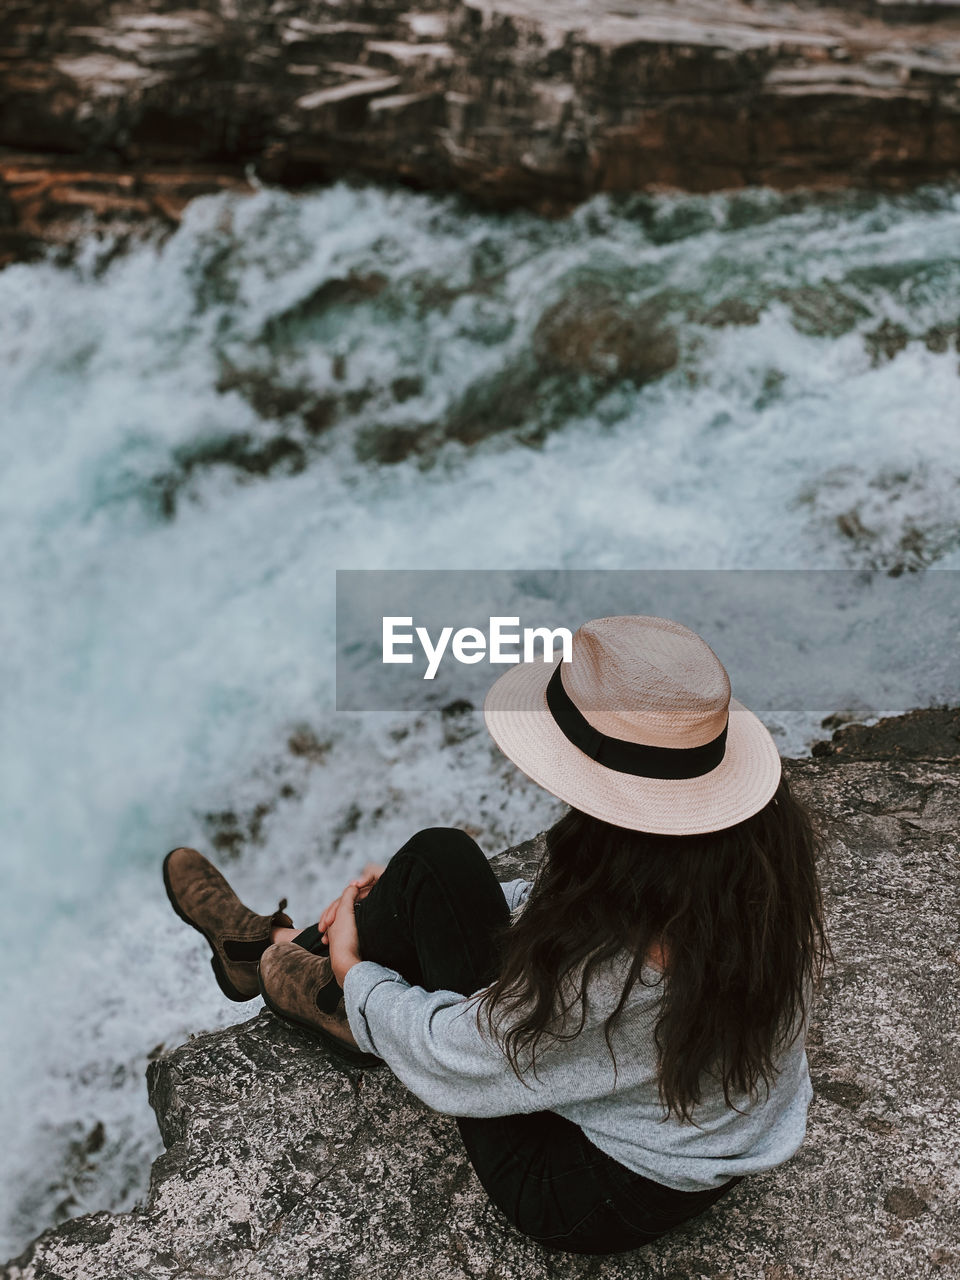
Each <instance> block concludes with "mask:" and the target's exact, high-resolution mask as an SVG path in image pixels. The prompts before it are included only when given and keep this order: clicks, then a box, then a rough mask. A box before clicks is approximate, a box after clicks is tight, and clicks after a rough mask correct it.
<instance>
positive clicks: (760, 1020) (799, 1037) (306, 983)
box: [164, 617, 828, 1253]
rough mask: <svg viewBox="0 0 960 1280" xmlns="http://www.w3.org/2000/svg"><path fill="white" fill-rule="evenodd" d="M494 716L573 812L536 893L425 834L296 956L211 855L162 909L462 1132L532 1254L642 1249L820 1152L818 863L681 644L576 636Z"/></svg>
mask: <svg viewBox="0 0 960 1280" xmlns="http://www.w3.org/2000/svg"><path fill="white" fill-rule="evenodd" d="M484 715H485V718H486V722H487V726H488V728H489V730H490V732H491V734H492V736H493V738H494V740H495V741H496V742H497V744H498V745H499V747H500V748H501V750H503V751H504V752H505V754H506V755H507V756H508V757H509V758H510V759H511V760H512V761H513V762H514V763H515V764H516V765H518V766H519V767H520V769H522V770H523V772H524V773H526V774H527V775H528V776H529V777H531V778H532V779H533V780H534V781H535V782H537V783H539V784H540V785H541V786H542V787H544V788H545V789H546V790H548V791H549V792H551V793H552V794H553V795H555V796H557V797H559V798H560V799H561V800H563V801H565V802H566V803H567V804H568V805H570V806H571V808H570V810H569V812H568V813H567V814H566V816H565V817H563V818H561V819H560V821H559V822H558V823H557V824H556V825H555V826H554V827H553V828H552V829H551V830H550V831H549V832H548V833H547V837H546V844H545V852H544V855H543V858H542V861H541V864H540V866H539V869H538V873H537V876H536V879H535V882H534V883H533V884H532V885H531V884H530V883H528V882H525V881H522V880H515V881H511V882H510V883H508V884H505V885H500V884H499V883H498V882H497V880H496V878H495V877H494V874H493V871H492V869H491V867H490V864H489V862H488V861H487V859H486V857H485V856H484V855H483V853H482V852H481V851H480V849H479V848H478V846H477V845H476V844H475V843H474V841H473V840H472V839H470V837H469V836H467V835H466V834H465V833H463V832H462V831H456V830H450V829H444V828H431V829H429V830H426V831H421V832H419V833H418V834H417V835H416V836H414V837H413V839H411V840H410V841H409V842H408V843H407V844H406V845H405V846H404V847H403V848H402V849H401V850H400V851H399V852H398V853H397V854H395V855H394V857H393V858H392V859H391V861H390V863H389V864H388V865H387V866H386V868H383V867H375V866H371V867H368V869H367V871H366V873H365V874H364V875H363V876H362V877H360V878H358V879H356V880H354V881H352V882H351V884H350V885H348V886H347V887H346V888H345V890H344V891H343V893H342V894H341V895H340V897H339V898H338V899H337V900H336V901H334V902H332V903H331V904H330V906H329V907H328V908H327V909H326V911H324V913H323V915H322V916H321V918H320V920H319V921H318V922H317V923H316V924H314V925H312V926H310V927H308V928H307V929H304V930H300V931H298V930H296V929H294V927H293V924H292V921H291V920H290V918H289V917H288V916H287V915H286V914H284V912H283V908H284V907H285V905H286V903H285V901H281V903H280V908H279V909H278V911H277V912H275V913H274V914H273V915H272V916H266V915H256V914H255V913H253V912H251V911H249V910H248V909H247V908H246V907H244V906H243V905H242V903H240V902H239V900H238V899H237V898H236V896H235V895H234V894H233V892H232V890H231V889H230V887H229V886H228V885H227V883H226V881H225V880H224V879H223V877H222V876H220V874H219V873H218V872H217V871H216V870H215V869H214V868H213V867H212V866H211V865H210V864H209V863H208V862H207V861H206V859H205V858H203V857H202V856H201V855H200V854H199V853H197V852H196V851H194V850H190V849H176V850H174V851H173V852H172V853H171V854H169V855H168V857H167V860H166V862H165V864H164V876H165V881H166V885H167V891H168V894H169V895H170V899H171V901H172V903H173V905H174V907H175V909H176V910H177V911H178V913H179V914H180V915H181V916H182V917H183V918H184V919H185V920H187V922H188V923H190V924H192V925H193V926H194V927H195V928H197V929H199V930H200V931H201V932H203V933H204V935H205V936H206V938H207V940H208V942H209V943H210V946H211V948H212V950H213V968H214V972H215V973H216V975H217V979H218V981H219V983H220V985H221V987H222V988H223V990H224V991H225V992H226V994H227V995H228V996H230V997H231V998H232V999H235V1000H246V999H252V998H253V997H254V996H256V995H257V994H262V995H263V997H264V1000H265V1001H266V1003H267V1005H268V1006H269V1008H270V1009H271V1010H272V1011H273V1012H274V1013H275V1014H276V1015H277V1016H279V1017H281V1018H285V1019H288V1020H290V1021H292V1022H295V1023H298V1024H300V1025H302V1026H305V1027H307V1028H309V1029H310V1030H312V1031H314V1032H316V1033H317V1034H319V1035H320V1036H322V1037H323V1039H324V1040H325V1041H326V1042H327V1043H328V1044H330V1045H331V1046H333V1047H334V1048H335V1049H336V1050H337V1052H338V1053H339V1054H340V1055H341V1056H342V1057H344V1058H345V1059H346V1060H348V1061H350V1062H353V1063H354V1064H357V1065H361V1064H369V1065H374V1064H379V1063H380V1062H381V1061H386V1063H387V1064H388V1065H389V1066H390V1067H391V1068H392V1070H393V1071H394V1072H395V1074H396V1075H397V1076H399V1078H400V1079H401V1080H402V1081H403V1082H404V1084H406V1085H407V1087H408V1088H409V1089H411V1090H412V1091H413V1092H414V1093H415V1094H417V1095H418V1096H419V1097H420V1098H422V1099H423V1101H424V1102H426V1103H427V1104H428V1105H429V1106H430V1107H432V1108H434V1109H435V1110H438V1111H442V1112H445V1113H447V1114H450V1115H453V1116H456V1117H457V1118H458V1121H457V1122H458V1126H459V1129H460V1133H461V1135H462V1137H463V1141H464V1145H465V1147H466V1150H467V1154H468V1156H469V1158H470V1160H471V1162H472V1164H473V1167H474V1169H475V1170H476V1173H477V1176H478V1177H479V1179H480V1181H481V1183H482V1184H483V1186H484V1188H485V1189H486V1191H487V1193H488V1194H489V1196H490V1198H491V1199H492V1200H493V1202H494V1203H495V1204H496V1205H497V1206H498V1207H499V1208H500V1209H501V1210H502V1211H503V1212H504V1213H505V1214H506V1215H507V1217H508V1218H509V1219H510V1221H511V1222H512V1223H513V1224H514V1226H516V1227H517V1228H518V1229H519V1230H520V1231H521V1232H523V1233H525V1234H526V1235H527V1236H529V1237H531V1238H532V1239H534V1240H536V1241H538V1242H539V1243H541V1244H542V1245H543V1246H544V1247H546V1248H548V1249H553V1250H562V1251H568V1252H572V1253H614V1252H620V1251H623V1250H627V1249H634V1248H637V1247H639V1246H641V1245H643V1244H645V1243H647V1242H648V1241H650V1240H653V1239H655V1238H656V1237H657V1236H659V1235H662V1234H663V1233H664V1232H666V1231H669V1230H670V1229H671V1228H673V1227H675V1226H677V1225H678V1224H679V1223H681V1222H683V1221H685V1220H687V1219H688V1218H691V1217H693V1216H694V1215H696V1214H699V1213H701V1212H702V1211H703V1210H704V1209H706V1208H707V1207H708V1206H709V1205H711V1204H713V1203H714V1202H715V1201H716V1200H718V1199H719V1198H720V1197H721V1196H723V1195H725V1194H726V1193H727V1192H728V1191H730V1189H731V1188H732V1187H734V1186H735V1185H736V1184H737V1183H738V1182H739V1181H740V1180H741V1179H742V1178H743V1177H746V1176H749V1175H751V1174H754V1173H758V1172H761V1171H763V1170H766V1169H770V1168H772V1167H773V1166H775V1165H777V1164H780V1163H781V1162H782V1161H784V1160H786V1159H787V1158H788V1157H789V1156H791V1155H792V1154H793V1152H794V1151H796V1149H797V1148H798V1147H799V1145H800V1143H801V1141H802V1140H803V1137H804V1132H805V1125H806V1112H807V1107H808V1105H809V1102H810V1099H811V1096H812V1090H811V1087H810V1079H809V1074H808V1070H807V1060H806V1055H805V1052H804V1035H805V1031H806V1026H807V1020H808V1017H809V1010H810V1000H811V993H812V989H813V983H814V982H815V980H816V979H818V978H819V977H820V975H821V974H822V970H823V966H824V963H825V960H826V957H827V955H828V944H827V941H826V938H825V934H824V929H823V918H822V910H821V900H820V890H819V885H818V880H817V873H816V866H815V856H816V852H817V842H816V839H815V836H814V833H813V829H812V826H811V823H810V820H809V818H808V816H807V814H806V813H805V812H804V810H803V808H802V807H801V806H800V804H799V803H798V802H797V800H796V799H795V798H794V797H793V796H792V795H791V793H790V790H789V787H788V785H787V782H786V780H785V779H784V778H782V776H781V768H780V758H779V755H778V753H777V749H776V746H775V745H774V742H773V740H772V738H771V737H770V734H769V733H768V732H767V730H766V729H765V728H764V726H763V725H762V724H761V723H760V721H759V720H758V719H757V718H756V716H754V715H753V714H752V713H751V712H749V711H748V710H747V709H746V708H745V707H744V706H742V704H740V703H739V702H737V701H736V700H735V699H733V698H731V696H730V682H729V679H728V676H727V673H726V671H725V670H724V668H723V666H722V664H721V663H720V661H719V659H718V658H717V656H716V655H715V654H714V653H713V651H712V650H711V649H710V648H709V646H708V645H707V644H706V642H705V641H704V640H702V639H701V638H700V637H699V636H698V635H696V634H695V633H694V632H692V631H690V630H688V629H687V628H686V627H684V626H681V625H680V624H679V623H676V622H671V621H668V620H666V619H663V618H651V617H619V618H602V619H599V620H596V621H593V622H589V623H586V624H585V625H584V626H582V627H581V628H580V629H579V630H578V631H577V633H576V635H575V636H574V639H573V647H572V656H571V661H570V663H568V664H563V663H556V664H553V665H550V664H545V663H538V662H533V663H528V664H521V665H518V666H515V667H512V668H511V669H510V670H509V671H508V672H507V673H506V674H505V675H503V676H502V677H501V678H500V679H499V680H498V681H497V682H496V684H495V685H494V686H493V688H492V689H491V691H490V693H489V694H488V697H487V700H486V703H485V706H484Z"/></svg>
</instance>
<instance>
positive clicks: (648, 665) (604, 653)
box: [483, 617, 780, 835]
mask: <svg viewBox="0 0 960 1280" xmlns="http://www.w3.org/2000/svg"><path fill="white" fill-rule="evenodd" d="M483 714H484V718H485V720H486V722H487V728H488V729H489V730H490V733H491V735H492V737H493V740H494V741H495V742H496V744H497V746H498V747H499V748H500V750H501V751H503V753H504V754H505V755H506V756H508V757H509V758H510V759H511V760H512V761H513V763H514V764H515V765H517V766H518V767H519V768H520V769H522V770H523V772H524V773H525V774H526V775H527V776H528V777H530V778H532V779H533V781H534V782H536V783H538V784H539V785H540V786H541V787H543V788H544V789H545V790H547V791H549V792H550V793H551V794H552V795H555V796H557V797H558V798H559V799H561V800H564V801H566V803H567V804H570V805H573V806H574V808H577V809H581V810H582V811H583V812H584V813H589V814H592V815H593V816H594V817H596V818H602V819H603V820H604V821H606V822H610V823H613V825H614V826H618V827H628V828H630V829H631V830H634V831H649V832H653V833H656V834H660V835H692V834H695V833H697V832H704V831H719V830H721V829H722V828H724V827H732V826H733V825H734V824H735V823H737V822H742V821H743V820H744V819H745V818H749V817H750V816H751V815H752V814H754V813H757V812H758V811H759V810H760V809H762V808H763V806H764V805H765V804H766V803H767V801H768V800H769V799H770V798H771V797H772V795H773V793H774V792H775V791H776V789H777V785H778V783H779V781H780V755H779V752H778V751H777V748H776V744H775V743H774V741H773V738H772V737H771V736H770V734H769V732H768V731H767V729H766V728H765V727H764V726H763V724H761V722H760V721H759V720H758V719H757V717H756V716H755V715H754V714H753V712H752V711H748V710H747V708H746V707H745V706H743V704H742V703H740V702H738V701H737V700H736V698H732V697H731V696H730V678H729V676H728V675H727V673H726V671H725V669H724V667H723V664H722V663H721V661H720V659H719V658H718V657H717V655H716V654H715V653H714V652H713V650H712V649H711V648H710V646H709V645H708V644H707V643H706V641H705V640H703V639H702V638H701V637H700V636H698V635H697V634H696V632H695V631H691V630H690V629H689V628H688V627H684V626H682V625H681V624H680V623H679V622H671V621H669V620H668V619H666V618H649V617H620V618H596V619H594V621H592V622H585V623H584V624H583V626H582V627H580V628H579V630H578V631H577V632H576V633H575V634H574V636H573V645H572V652H571V661H570V662H569V663H563V662H562V661H560V660H557V661H555V662H553V663H547V662H527V663H521V664H519V665H518V666H515V667H511V668H510V670H509V671H507V672H506V673H505V674H504V675H502V676H501V677H500V679H499V680H497V682H496V683H495V684H494V685H493V687H492V688H491V690H490V692H489V693H488V694H487V698H486V701H485V703H484V707H483Z"/></svg>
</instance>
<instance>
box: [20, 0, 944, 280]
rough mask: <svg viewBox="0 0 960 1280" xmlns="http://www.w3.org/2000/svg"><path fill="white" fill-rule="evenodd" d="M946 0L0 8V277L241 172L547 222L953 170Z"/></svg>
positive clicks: (42, 1)
mask: <svg viewBox="0 0 960 1280" xmlns="http://www.w3.org/2000/svg"><path fill="white" fill-rule="evenodd" d="M958 84H960V4H958V3H954V2H953V0H846V2H845V3H835V4H833V5H829V4H820V3H816V2H815V0H682V2H681V3H678V2H676V0H422V2H421V3H419V4H412V3H409V2H407V0H244V2H243V3H236V2H235V0H195V2H194V3H193V4H191V5H185V4H177V3H176V0H114V2H110V0H71V3H70V4H69V5H63V4H62V3H58V2H57V0H5V3H4V4H3V5H0V263H2V262H3V261H4V260H10V259H15V258H18V257H25V256H29V255H30V254H31V253H33V252H36V251H37V250H38V248H41V247H42V246H43V245H44V244H49V243H61V244H68V243H70V242H71V241H72V240H74V239H75V238H76V237H77V235H78V234H80V233H81V232H82V231H83V230H88V229H89V228H90V227H91V226H97V227H107V228H111V229H113V230H114V231H118V230H119V231H128V230H130V229H131V228H134V227H141V226H143V225H147V224H148V225H157V224H160V225H168V226H172V225H175V224H176V222H177V219H178V218H179V216H180V213H181V212H182V209H183V207H184V205H185V204H186V203H187V201H188V200H190V199H191V198H192V197H193V196H194V195H196V194H198V193H200V192H203V191H215V190H220V189H222V188H224V187H231V186H232V187H236V186H243V185H244V184H245V182H246V178H245V174H246V173H247V171H248V169H249V170H253V171H255V172H256V174H257V175H258V176H259V177H260V178H261V179H263V180H266V181H270V182H277V183H283V184H287V185H297V184H302V183H306V182H312V183H315V182H323V181H326V180H328V179H330V178H331V177H335V176H338V175H341V174H344V173H346V172H355V171H359V172H362V173H366V174H371V175H373V176H375V177H378V178H390V179H399V180H400V181H403V182H408V183H411V184H413V185H414V186H418V187H434V188H445V189H458V190H462V191H465V192H467V193H469V194H470V195H471V196H473V197H474V198H476V199H478V200H480V201H483V202H486V203H488V204H492V205H495V206H505V205H515V204H523V205H528V206H531V207H534V208H537V209H539V210H541V211H543V212H553V211H560V210H563V209H567V208H569V207H570V206H571V205H572V204H575V203H577V202H578V201H581V200H583V199H584V198H586V197H587V196H589V195H591V194H592V193H594V192H597V191H638V190H643V189H649V188H651V187H658V186H661V187H662V186H667V187H672V188H681V189H686V190H693V191H708V190H717V189H719V188H729V187H740V186H743V185H744V184H749V183H766V184H770V185H773V186H777V187H796V186H824V185H827V186H848V185H875V184H883V185H888V186H889V185H892V186H905V185H910V184H914V183H916V182H922V181H930V180H940V179H944V178H947V177H950V176H952V175H956V174H957V172H958V171H960V88H958Z"/></svg>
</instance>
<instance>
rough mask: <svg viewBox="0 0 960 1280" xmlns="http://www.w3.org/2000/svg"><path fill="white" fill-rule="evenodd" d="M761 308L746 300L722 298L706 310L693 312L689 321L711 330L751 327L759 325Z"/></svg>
mask: <svg viewBox="0 0 960 1280" xmlns="http://www.w3.org/2000/svg"><path fill="white" fill-rule="evenodd" d="M762 312H763V307H762V306H761V305H759V304H757V303H754V302H749V301H747V299H746V298H723V299H721V301H720V302H717V303H715V304H714V305H713V306H712V307H708V308H706V310H702V311H697V310H694V311H693V312H692V313H691V315H690V319H691V320H692V321H693V323H694V324H705V325H707V326H708V327H709V328H711V329H723V328H726V326H727V325H752V324H757V323H759V320H760V316H761V314H762Z"/></svg>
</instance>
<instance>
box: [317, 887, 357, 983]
mask: <svg viewBox="0 0 960 1280" xmlns="http://www.w3.org/2000/svg"><path fill="white" fill-rule="evenodd" d="M357 893H358V890H357V886H356V885H355V884H348V885H347V887H346V888H345V889H344V891H343V893H341V895H340V897H339V898H338V899H337V902H336V912H335V914H334V918H333V921H332V923H331V924H330V925H329V926H328V927H327V932H326V939H327V941H328V943H329V946H330V967H331V968H332V969H333V976H334V977H335V978H336V980H337V982H338V983H339V985H340V986H341V987H342V986H343V980H344V978H345V977H346V976H347V973H348V971H349V970H350V969H352V968H353V966H354V965H355V964H359V963H360V961H361V960H362V959H363V957H362V956H361V954H360V938H359V935H358V933H357V921H356V917H355V916H354V914H353V904H354V903H355V902H356V901H357Z"/></svg>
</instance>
